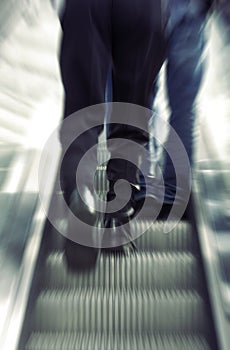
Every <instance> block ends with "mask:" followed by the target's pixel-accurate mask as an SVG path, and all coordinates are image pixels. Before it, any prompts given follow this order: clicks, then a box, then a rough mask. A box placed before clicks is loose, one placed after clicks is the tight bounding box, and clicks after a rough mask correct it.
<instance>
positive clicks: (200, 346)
mask: <svg viewBox="0 0 230 350" xmlns="http://www.w3.org/2000/svg"><path fill="white" fill-rule="evenodd" d="M41 349H42V350H54V349H55V350H86V349H90V350H143V349H144V350H211V348H210V347H209V345H208V343H207V341H206V340H205V338H204V337H202V336H199V335H192V334H191V335H181V334H171V335H170V334H169V335H160V334H155V335H154V334H151V335H150V334H140V335H137V334H135V335H134V334H130V335H128V334H126V335H125V336H123V337H120V336H119V335H117V336H114V335H113V334H87V333H67V332H65V333H61V332H60V333H37V332H36V333H33V334H31V337H30V339H29V341H28V344H27V346H26V350H41Z"/></svg>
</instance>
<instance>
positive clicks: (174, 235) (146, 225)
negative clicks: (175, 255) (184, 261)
mask: <svg viewBox="0 0 230 350" xmlns="http://www.w3.org/2000/svg"><path fill="white" fill-rule="evenodd" d="M136 225H138V226H139V227H138V229H139V232H143V234H142V235H141V236H140V237H139V238H138V239H136V240H135V244H136V245H137V248H138V249H139V250H147V251H152V250H158V251H166V252H168V251H192V252H194V253H195V252H196V251H197V247H198V245H197V236H196V235H195V234H194V232H193V230H192V226H191V224H189V223H188V222H186V221H180V222H179V223H178V224H177V225H176V227H175V228H174V229H173V230H172V231H171V232H169V233H164V228H165V222H164V221H155V222H152V221H148V220H145V221H139V222H138V224H136ZM135 230H137V229H135Z"/></svg>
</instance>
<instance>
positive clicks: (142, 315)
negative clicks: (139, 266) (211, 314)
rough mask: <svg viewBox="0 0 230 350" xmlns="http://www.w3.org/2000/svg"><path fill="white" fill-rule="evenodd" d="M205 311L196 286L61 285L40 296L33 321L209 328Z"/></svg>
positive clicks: (113, 327) (109, 327)
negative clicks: (158, 288)
mask: <svg viewBox="0 0 230 350" xmlns="http://www.w3.org/2000/svg"><path fill="white" fill-rule="evenodd" d="M205 311H206V310H205V304H204V301H203V300H202V298H201V297H200V296H199V295H198V294H197V293H196V292H181V291H133V290H131V291H128V290H120V291H114V290H111V289H108V290H100V289H98V290H95V289H94V288H92V289H85V288H83V289H75V288H71V289H63V290H61V289H57V290H47V291H43V292H42V293H41V294H40V296H39V297H38V299H37V303H36V309H35V320H34V325H35V329H36V330H38V331H43V332H44V331H52V332H55V331H56V332H58V331H59V332H62V331H80V332H115V333H121V334H122V333H125V332H131V333H134V334H135V333H137V332H138V333H142V332H152V331H153V330H154V331H155V332H170V333H171V332H202V331H204V332H205V331H207V329H206V327H207V325H206V323H208V322H206V321H208V320H207V319H206V317H205V314H206V312H205Z"/></svg>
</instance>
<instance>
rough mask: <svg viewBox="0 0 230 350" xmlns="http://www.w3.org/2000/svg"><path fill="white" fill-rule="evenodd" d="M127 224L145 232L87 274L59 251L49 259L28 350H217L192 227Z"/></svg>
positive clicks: (32, 318)
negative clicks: (70, 264)
mask: <svg viewBox="0 0 230 350" xmlns="http://www.w3.org/2000/svg"><path fill="white" fill-rule="evenodd" d="M131 225H136V226H135V228H134V229H135V232H137V231H136V230H139V231H140V232H144V233H143V234H142V235H141V236H140V237H139V238H138V239H136V240H135V245H136V248H137V251H135V250H127V251H126V253H125V254H121V253H112V252H110V253H105V252H101V254H100V256H99V258H98V261H97V265H96V266H95V268H94V269H92V270H91V271H85V272H79V271H72V270H70V269H69V268H68V265H67V262H66V259H65V255H64V251H62V250H60V249H58V250H53V251H51V252H50V253H49V254H48V255H47V256H46V260H45V262H44V273H43V274H42V281H41V288H42V289H41V292H40V293H39V295H38V297H37V299H36V302H35V305H34V308H33V312H32V314H31V316H30V320H29V324H30V325H29V328H30V329H29V332H28V337H27V339H28V340H27V345H26V350H38V349H39V350H52V349H53V350H72V349H74V350H118V349H119V350H120V349H121V350H131V349H132V350H150V349H151V350H154V349H156V350H214V349H213V348H212V346H210V342H211V341H210V329H211V326H210V324H211V323H210V312H209V309H208V307H209V305H208V304H207V300H206V293H205V292H204V286H203V283H204V278H203V272H202V269H201V266H200V256H199V251H198V240H197V236H196V235H195V233H194V232H193V230H192V228H191V226H190V224H189V223H187V222H185V221H181V222H180V223H179V224H178V225H177V226H176V227H175V228H174V229H173V230H172V231H171V232H169V233H164V232H165V223H164V222H161V221H157V222H149V221H143V222H140V221H139V222H134V223H133V222H132V223H131ZM20 350H21V349H20ZM23 350H24V349H23Z"/></svg>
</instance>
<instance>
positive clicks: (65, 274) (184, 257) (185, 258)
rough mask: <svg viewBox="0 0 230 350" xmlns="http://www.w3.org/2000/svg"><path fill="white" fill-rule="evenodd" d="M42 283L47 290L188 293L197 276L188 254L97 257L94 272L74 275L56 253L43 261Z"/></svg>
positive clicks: (198, 282)
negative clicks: (182, 291)
mask: <svg viewBox="0 0 230 350" xmlns="http://www.w3.org/2000/svg"><path fill="white" fill-rule="evenodd" d="M111 271H113V273H111ZM44 284H45V286H46V287H48V288H64V287H75V288H76V287H79V288H80V287H85V288H87V287H88V288H90V287H97V288H105V289H107V288H115V289H119V288H120V289H121V288H123V289H124V288H127V289H140V290H144V289H145V290H148V289H149V290H152V289H181V290H183V289H185V290H188V289H195V288H196V289H200V287H201V274H200V273H199V269H198V263H197V259H196V257H194V255H192V254H191V253H183V252H180V253H175V252H170V253H165V252H160V253H153V252H143V251H142V252H139V253H130V254H127V255H122V254H120V255H119V254H118V255H114V254H108V255H107V254H106V255H103V254H101V256H100V257H99V260H98V262H97V266H96V268H95V269H93V270H90V271H88V272H82V273H74V272H72V271H70V270H69V269H68V267H67V264H66V260H65V255H64V253H63V252H59V251H57V252H52V253H51V254H50V255H49V256H48V258H47V262H46V271H45V279H44Z"/></svg>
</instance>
